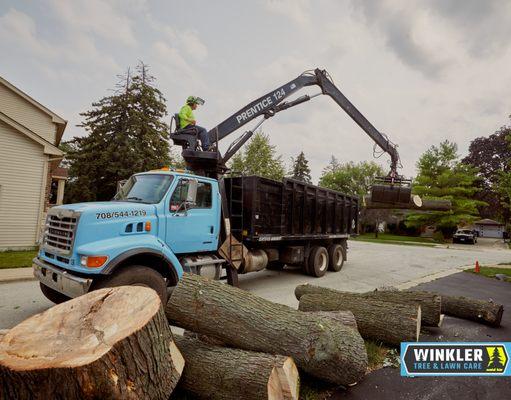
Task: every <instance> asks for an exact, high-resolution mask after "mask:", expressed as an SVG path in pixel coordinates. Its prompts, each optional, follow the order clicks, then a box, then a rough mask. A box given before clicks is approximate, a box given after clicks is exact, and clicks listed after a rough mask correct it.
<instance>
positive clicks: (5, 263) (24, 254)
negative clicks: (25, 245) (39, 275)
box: [0, 250, 37, 269]
mask: <svg viewBox="0 0 511 400" xmlns="http://www.w3.org/2000/svg"><path fill="white" fill-rule="evenodd" d="M36 255H37V251H36V250H30V251H4V252H0V269H3V268H21V267H31V266H32V259H33V258H34V257H35V256H36Z"/></svg>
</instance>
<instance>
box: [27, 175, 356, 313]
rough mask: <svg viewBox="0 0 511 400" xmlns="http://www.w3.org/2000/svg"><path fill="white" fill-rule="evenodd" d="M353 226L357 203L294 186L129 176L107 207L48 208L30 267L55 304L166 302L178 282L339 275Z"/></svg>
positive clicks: (290, 183) (257, 181)
mask: <svg viewBox="0 0 511 400" xmlns="http://www.w3.org/2000/svg"><path fill="white" fill-rule="evenodd" d="M221 186H225V189H224V190H223V192H224V193H225V197H226V198H225V202H223V201H222V196H221V192H222V190H221ZM222 203H224V204H225V205H224V207H227V209H228V210H226V211H228V212H229V215H230V217H229V222H227V225H230V226H229V234H227V235H226V234H222V231H225V227H224V229H222V224H223V223H224V224H226V221H225V220H224V219H223V218H222ZM357 218H358V198H357V197H352V196H346V195H343V194H341V193H338V192H335V191H332V190H328V189H324V188H319V187H316V186H313V185H309V184H306V183H303V182H299V181H295V180H292V179H284V180H283V181H282V182H278V181H274V180H270V179H265V178H261V177H257V176H248V177H238V178H222V180H221V182H220V184H219V181H218V180H216V179H212V178H208V177H204V176H197V175H194V174H192V173H189V172H186V171H173V170H170V169H168V168H164V169H161V170H156V171H150V172H145V173H140V174H135V175H133V176H132V177H131V178H129V179H128V180H127V182H126V183H125V184H124V185H123V186H122V188H121V189H120V190H119V192H118V193H117V195H116V196H115V198H114V199H113V200H112V201H108V202H91V203H78V204H67V205H63V206H58V207H53V208H51V209H50V210H49V211H48V215H47V220H46V226H45V232H44V236H43V240H42V244H41V246H40V250H39V253H38V255H37V257H36V258H35V259H34V261H33V267H34V273H35V276H36V277H37V278H38V279H39V281H40V286H41V290H42V292H43V293H44V295H45V296H46V297H47V298H48V299H50V300H51V301H53V302H56V303H59V302H62V301H65V300H67V299H69V298H72V297H76V296H80V295H82V294H84V293H87V292H88V291H90V290H94V289H98V288H103V287H111V286H120V285H144V286H148V287H151V288H153V289H154V290H156V292H157V293H158V294H159V295H160V297H161V298H162V300H163V301H165V300H166V298H167V295H168V293H169V292H170V291H171V290H172V287H173V286H175V285H176V284H177V282H178V280H179V278H180V277H181V275H182V274H183V272H192V273H197V274H201V275H206V276H208V277H210V278H213V279H221V278H222V277H226V276H227V275H229V274H228V272H229V271H231V272H234V271H235V272H236V273H238V272H239V273H247V272H253V271H259V270H262V269H264V268H274V269H275V268H282V267H283V266H284V265H286V264H287V265H298V266H301V267H302V268H303V270H304V271H305V272H306V273H307V274H309V275H313V276H318V277H319V276H323V275H324V274H325V272H326V271H327V269H331V270H333V271H339V270H340V269H341V267H342V265H343V262H344V260H346V248H347V246H346V240H347V238H348V237H349V235H350V234H351V233H354V232H355V229H356V226H357ZM238 239H239V240H238ZM230 283H232V282H230ZM234 283H235V282H234Z"/></svg>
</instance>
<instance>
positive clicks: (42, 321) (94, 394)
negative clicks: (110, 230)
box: [0, 286, 184, 400]
mask: <svg viewBox="0 0 511 400" xmlns="http://www.w3.org/2000/svg"><path fill="white" fill-rule="evenodd" d="M183 367H184V359H183V357H182V355H181V353H180V352H179V350H178V348H177V347H176V345H175V344H174V341H173V339H172V333H171V331H170V327H169V325H168V322H167V319H166V318H165V315H164V313H163V308H162V307H161V303H160V298H159V297H158V295H157V294H156V292H155V291H154V290H152V289H148V288H144V287H138V286H122V287H117V288H108V289H101V290H97V291H93V292H90V293H88V294H86V295H84V296H81V297H78V298H76V299H73V300H70V301H67V302H65V303H62V304H59V305H57V306H55V307H52V308H50V309H49V310H47V311H45V312H43V313H41V314H37V315H34V316H33V317H31V318H29V319H27V320H25V321H23V322H22V323H20V324H19V325H17V326H15V327H14V328H12V329H11V330H9V331H8V332H7V334H6V335H5V336H4V337H3V338H2V339H0V382H1V384H0V398H2V399H162V400H163V399H168V397H169V395H170V393H171V392H172V390H173V389H174V387H175V386H176V385H177V382H178V380H179V378H180V376H181V371H182V370H183Z"/></svg>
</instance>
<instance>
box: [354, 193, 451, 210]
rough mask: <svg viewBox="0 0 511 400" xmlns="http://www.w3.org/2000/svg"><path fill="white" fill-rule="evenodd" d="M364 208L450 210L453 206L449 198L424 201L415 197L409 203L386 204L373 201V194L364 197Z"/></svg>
mask: <svg viewBox="0 0 511 400" xmlns="http://www.w3.org/2000/svg"><path fill="white" fill-rule="evenodd" d="M364 208H366V209H368V210H369V209H372V210H377V209H386V210H387V209H391V210H397V209H406V210H420V211H449V210H450V209H451V208H452V204H451V202H450V201H449V200H424V199H422V202H417V201H414V199H413V197H412V198H411V199H410V202H409V203H395V204H386V203H380V202H372V201H371V196H365V197H364Z"/></svg>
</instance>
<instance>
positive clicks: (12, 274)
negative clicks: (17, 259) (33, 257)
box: [0, 267, 36, 284]
mask: <svg viewBox="0 0 511 400" xmlns="http://www.w3.org/2000/svg"><path fill="white" fill-rule="evenodd" d="M35 280H36V278H35V276H34V272H33V270H32V267H28V268H4V269H0V284H2V283H12V282H23V281H35Z"/></svg>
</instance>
